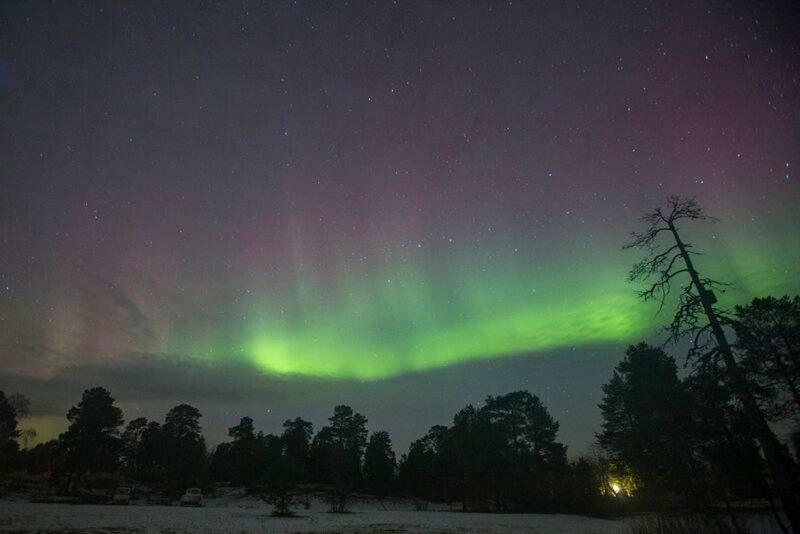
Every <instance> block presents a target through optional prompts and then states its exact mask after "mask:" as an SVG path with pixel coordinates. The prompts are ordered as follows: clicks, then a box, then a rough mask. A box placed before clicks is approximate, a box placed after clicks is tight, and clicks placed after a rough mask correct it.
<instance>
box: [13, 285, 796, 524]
mask: <svg viewBox="0 0 800 534" xmlns="http://www.w3.org/2000/svg"><path fill="white" fill-rule="evenodd" d="M735 317H736V320H735V321H734V322H732V324H734V325H735V327H736V334H737V338H736V339H737V346H738V347H739V351H740V353H739V354H740V361H741V362H742V365H743V366H745V367H746V368H747V369H748V377H749V380H750V381H751V384H752V387H753V390H754V391H758V395H759V399H760V401H761V403H762V406H763V408H764V409H765V411H767V412H768V413H770V414H771V417H772V420H773V421H775V422H777V423H780V422H784V423H785V422H787V421H792V420H793V418H794V417H796V415H797V414H798V413H800V396H798V395H797V389H796V388H797V385H798V384H800V365H798V364H797V362H796V361H795V358H796V356H797V353H796V352H794V351H795V347H800V335H798V334H799V332H798V324H800V298H799V297H794V298H789V297H783V298H780V299H777V298H764V299H755V300H754V301H753V302H752V303H750V304H749V305H747V306H742V307H738V308H736V315H735ZM603 392H604V396H603V401H602V403H601V404H600V409H601V413H602V426H601V428H600V430H599V432H598V434H597V441H598V449H597V451H596V454H594V455H592V456H591V457H580V458H576V459H573V460H572V461H569V460H568V458H567V448H566V447H565V446H564V445H563V444H562V443H560V442H559V440H558V430H559V424H558V422H557V421H556V420H555V419H554V418H553V417H552V415H551V414H550V413H549V412H548V410H547V408H546V407H545V406H544V404H543V403H542V402H541V400H540V399H539V398H538V397H537V396H536V395H533V394H531V393H530V392H528V391H515V392H511V393H508V394H505V395H498V396H489V397H487V398H486V399H485V401H484V402H483V403H482V404H481V405H480V406H472V405H469V406H466V407H465V408H463V409H462V410H460V411H459V412H458V413H456V414H455V415H454V417H453V420H452V422H451V423H450V425H449V426H445V425H436V426H433V427H432V428H431V429H430V430H429V431H428V432H427V433H426V434H425V435H424V436H422V437H421V438H419V439H417V440H415V441H414V442H413V443H412V444H411V446H410V448H409V450H408V451H407V452H406V453H405V454H403V455H402V456H400V457H399V458H397V457H396V455H395V452H394V451H393V448H392V441H391V438H390V436H389V434H388V433H387V432H385V431H375V432H372V433H369V432H368V430H367V419H366V417H364V416H363V415H361V414H359V413H356V412H354V411H353V410H352V408H350V407H349V406H345V405H341V406H336V407H335V408H334V410H333V414H332V415H331V417H330V418H329V419H328V421H327V424H326V425H324V426H323V427H322V428H320V429H319V430H318V431H316V432H315V431H314V426H313V425H312V423H311V422H310V421H306V420H303V419H302V418H299V417H298V418H295V419H289V420H287V421H285V422H284V423H283V427H282V432H280V433H276V434H265V433H264V432H262V431H258V430H257V429H256V428H255V426H254V423H253V419H251V418H250V417H243V418H241V420H240V421H239V422H238V423H237V424H236V425H235V426H232V427H230V429H229V430H228V435H229V437H230V440H229V441H226V442H224V443H220V444H218V445H217V446H216V447H213V448H212V449H210V450H209V449H208V447H207V445H206V442H205V439H204V437H203V434H202V428H201V419H202V416H201V413H200V411H199V410H198V409H197V408H195V407H193V406H190V405H187V404H181V405H178V406H175V407H174V408H172V409H170V410H169V411H168V412H167V414H166V416H165V418H164V420H163V421H149V420H147V419H145V418H141V417H139V418H135V419H132V420H130V421H128V422H127V424H125V423H124V420H123V413H122V411H121V409H120V408H118V407H117V406H116V403H115V400H114V398H113V397H112V395H111V393H109V392H108V391H107V390H106V389H104V388H101V387H96V388H92V389H88V390H86V391H85V392H84V393H83V396H82V397H81V399H80V401H79V402H78V403H77V404H76V405H75V406H73V407H72V408H70V410H69V411H68V413H67V415H66V416H67V419H68V421H69V427H68V428H67V430H66V431H65V432H64V433H62V434H61V435H60V436H59V438H58V439H55V440H52V441H49V442H46V443H40V444H38V445H36V446H35V447H31V448H29V449H24V450H23V449H21V448H20V447H19V446H18V438H19V437H20V433H21V432H22V431H21V430H20V429H19V428H18V421H17V417H18V413H17V412H19V415H26V411H27V404H28V403H27V402H26V400H25V398H24V397H21V396H20V395H15V396H8V397H7V396H6V395H5V394H4V393H2V392H0V438H2V439H1V440H0V445H1V446H2V456H0V458H2V466H1V467H0V468H2V470H3V472H4V473H5V474H6V475H7V476H8V475H9V473H10V472H13V471H16V472H20V471H22V472H24V473H27V474H30V475H37V474H38V475H42V474H46V475H47V476H48V480H49V481H50V482H51V484H52V485H53V488H54V489H55V490H57V491H58V492H60V493H65V494H69V493H75V492H80V491H81V490H82V489H85V488H86V487H90V488H92V487H95V486H97V485H98V484H100V485H102V484H106V485H107V486H108V487H109V488H113V486H115V485H118V484H129V483H131V481H136V482H139V483H142V484H145V485H148V486H150V487H152V488H154V489H156V490H158V491H160V492H163V493H164V494H165V495H177V494H179V493H180V492H182V491H184V490H185V489H186V488H187V487H190V486H200V487H203V488H206V489H207V490H211V489H212V488H213V487H214V486H217V485H220V484H224V485H233V486H243V487H245V488H246V489H247V491H249V492H252V493H255V494H263V495H266V496H269V495H272V496H273V499H275V498H280V497H281V496H285V497H287V498H291V497H292V496H296V495H298V494H300V493H301V492H302V489H303V488H304V487H305V488H308V487H312V486H313V487H315V488H317V489H319V488H322V489H323V490H324V491H326V492H327V493H328V494H329V496H330V498H331V506H332V508H337V509H341V510H344V509H346V508H347V505H348V500H349V499H350V498H351V497H352V495H354V494H356V493H368V494H373V495H379V496H400V495H402V496H411V497H416V498H418V499H419V500H420V502H423V501H440V502H450V503H460V504H461V506H462V508H463V509H464V510H467V511H475V510H490V511H515V512H521V511H537V512H573V513H588V514H608V513H611V512H613V511H614V510H619V509H621V508H627V509H636V508H641V509H653V508H662V507H664V506H670V505H688V506H693V507H699V506H710V505H712V504H718V503H719V502H731V501H735V500H740V499H750V498H757V497H771V496H772V494H773V493H772V491H771V488H770V483H769V478H768V476H767V474H766V471H765V466H764V461H763V458H762V455H761V453H760V451H759V448H758V445H757V442H756V440H755V438H754V436H753V434H752V432H750V431H749V430H748V427H747V423H746V420H745V418H744V417H743V414H742V410H741V408H740V406H739V405H738V403H737V401H736V399H735V396H734V395H733V394H732V393H731V391H730V388H728V387H726V384H725V376H724V374H723V373H720V372H719V370H718V369H715V368H714V367H713V366H709V367H706V368H703V369H699V370H697V371H695V372H693V373H691V374H688V376H686V377H685V378H680V377H679V373H678V365H677V364H676V361H675V359H674V358H673V357H671V356H669V355H668V354H667V353H666V352H665V351H664V350H662V349H661V348H658V347H653V346H650V345H647V344H644V343H642V344H639V345H635V346H631V347H629V348H628V350H627V352H626V353H625V355H624V358H623V359H622V360H621V361H620V362H619V364H618V365H617V366H616V368H615V370H614V373H613V375H612V377H611V378H610V380H609V381H608V382H607V383H606V384H605V385H604V386H603ZM793 435H794V436H795V437H797V436H798V434H797V433H794V434H793ZM795 451H796V449H795ZM98 475H104V476H98ZM98 481H99V482H98ZM276 496H277V497H276ZM289 504H291V503H289Z"/></svg>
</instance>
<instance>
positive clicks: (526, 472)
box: [481, 391, 567, 511]
mask: <svg viewBox="0 0 800 534" xmlns="http://www.w3.org/2000/svg"><path fill="white" fill-rule="evenodd" d="M481 412H482V413H483V414H484V415H485V416H486V417H488V420H489V422H490V423H491V424H492V426H493V428H492V432H493V433H497V434H499V436H500V438H499V441H500V443H501V446H500V447H497V448H496V449H494V451H493V455H494V458H493V463H494V464H495V481H494V486H495V488H494V492H495V495H494V500H495V504H496V507H497V508H498V509H500V510H507V511H512V510H518V509H523V508H527V507H529V506H535V507H539V508H547V507H550V506H552V505H553V502H554V500H555V498H556V496H555V494H554V492H555V491H556V489H557V488H556V486H555V484H553V483H552V480H551V479H552V478H554V475H555V472H556V471H562V472H563V471H564V470H566V467H567V460H566V447H564V445H562V444H561V443H559V442H557V441H556V436H557V434H558V428H559V425H558V423H557V422H556V421H555V419H553V417H552V416H551V415H550V413H549V412H548V411H547V408H545V406H544V404H542V402H541V400H540V399H539V398H538V397H537V396H536V395H532V394H531V393H530V392H528V391H514V392H511V393H508V394H506V395H500V396H498V397H492V396H489V397H487V399H486V403H485V404H484V406H483V408H482V409H481ZM495 439H498V438H495ZM562 474H563V473H562ZM555 478H560V477H555ZM525 496H527V497H525ZM533 500H535V501H537V502H535V503H534V502H532V501H533Z"/></svg>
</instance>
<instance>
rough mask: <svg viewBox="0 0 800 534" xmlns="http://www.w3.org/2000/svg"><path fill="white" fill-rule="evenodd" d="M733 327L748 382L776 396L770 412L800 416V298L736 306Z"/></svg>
mask: <svg viewBox="0 0 800 534" xmlns="http://www.w3.org/2000/svg"><path fill="white" fill-rule="evenodd" d="M732 323H733V327H734V330H735V331H736V348H737V349H738V350H740V351H741V352H742V353H743V359H742V365H743V367H744V369H745V370H746V371H747V374H748V378H749V379H751V380H753V381H755V382H756V384H757V385H758V386H759V387H760V388H761V389H762V390H764V391H766V392H769V393H772V394H773V395H772V396H773V397H774V399H772V400H773V401H774V405H772V406H768V407H767V409H768V411H769V412H771V413H773V414H775V415H776V416H778V417H784V418H785V417H790V416H793V415H796V414H798V413H800V297H794V298H789V297H788V296H785V297H782V298H780V299H777V298H775V297H766V298H757V299H754V300H753V301H752V302H751V303H750V304H748V305H746V306H736V308H735V316H734V320H733V321H732Z"/></svg>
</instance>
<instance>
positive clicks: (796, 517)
mask: <svg viewBox="0 0 800 534" xmlns="http://www.w3.org/2000/svg"><path fill="white" fill-rule="evenodd" d="M669 229H670V231H671V232H672V235H673V237H674V238H675V243H676V244H677V245H678V249H679V250H680V253H681V257H682V258H683V261H684V263H685V264H686V270H687V271H688V272H689V276H691V278H692V283H693V284H694V286H695V288H697V293H698V295H699V296H700V302H701V303H702V305H703V311H704V312H705V314H706V317H707V318H708V322H709V325H710V326H711V331H712V333H713V335H714V338H715V339H716V341H717V350H718V351H719V353H720V354H721V355H722V360H723V361H724V362H725V368H726V371H727V372H728V376H729V377H730V380H731V384H732V385H733V389H734V392H735V393H736V396H737V397H739V401H740V402H741V403H742V408H743V409H744V415H745V418H746V420H747V423H748V425H749V426H750V428H751V430H752V431H753V432H754V433H755V436H756V439H757V440H758V442H759V444H760V445H761V449H762V450H763V451H764V457H765V459H766V461H767V467H768V468H769V472H770V475H772V479H773V482H774V484H775V489H776V490H777V493H778V497H780V499H781V503H782V504H783V510H784V513H786V516H787V517H788V519H789V523H791V525H792V530H793V531H794V532H795V533H796V534H800V499H798V484H797V479H796V478H795V470H796V468H797V466H796V465H795V463H794V461H793V460H792V459H791V457H790V456H789V454H788V453H787V451H786V449H785V448H784V447H783V445H782V444H781V443H780V441H778V438H777V437H776V436H775V434H774V433H773V432H772V429H770V428H769V425H768V424H767V420H766V419H765V418H764V414H763V413H762V412H761V410H760V408H759V407H758V404H757V403H756V400H755V398H754V397H753V394H752V393H751V392H750V388H749V387H748V385H747V381H746V380H745V378H744V376H743V374H742V371H741V369H739V366H738V365H737V363H736V360H735V358H734V357H733V351H732V350H731V346H730V344H729V343H728V340H727V338H726V337H725V332H724V331H723V329H722V325H721V324H720V322H719V319H718V317H717V314H716V312H715V311H714V307H713V305H714V301H713V299H712V296H711V294H710V293H709V291H708V290H707V289H706V288H705V286H704V285H703V283H702V282H701V281H700V276H699V275H698V274H697V271H696V270H695V268H694V265H693V264H692V259H691V258H690V257H689V253H688V252H687V251H686V246H685V245H684V243H683V241H681V238H680V236H679V235H678V231H677V229H676V228H675V226H674V225H673V224H672V223H669Z"/></svg>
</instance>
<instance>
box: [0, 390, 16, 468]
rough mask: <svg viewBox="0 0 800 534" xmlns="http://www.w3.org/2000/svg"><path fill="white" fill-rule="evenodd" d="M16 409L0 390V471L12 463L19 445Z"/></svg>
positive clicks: (9, 466)
mask: <svg viewBox="0 0 800 534" xmlns="http://www.w3.org/2000/svg"><path fill="white" fill-rule="evenodd" d="M17 437H19V430H18V429H17V410H16V409H15V408H14V406H13V405H12V404H11V402H9V399H8V398H7V397H6V395H5V393H3V391H0V473H2V472H4V471H6V470H8V469H10V468H11V466H12V465H13V461H14V458H15V457H16V455H17V451H18V449H19V446H18V445H17Z"/></svg>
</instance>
